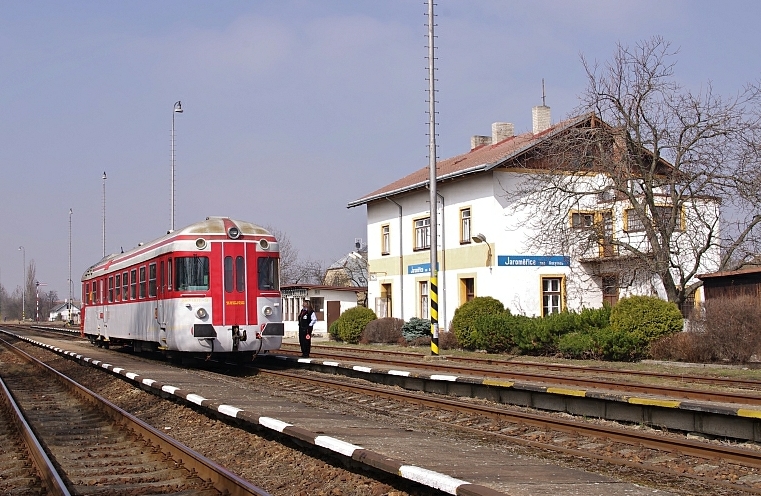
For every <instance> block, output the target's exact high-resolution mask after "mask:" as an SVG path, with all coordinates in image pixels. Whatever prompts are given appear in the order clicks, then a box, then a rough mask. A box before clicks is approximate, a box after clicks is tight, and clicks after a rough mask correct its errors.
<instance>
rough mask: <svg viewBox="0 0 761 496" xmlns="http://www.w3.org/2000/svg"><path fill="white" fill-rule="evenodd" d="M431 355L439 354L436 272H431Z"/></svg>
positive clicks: (437, 284)
mask: <svg viewBox="0 0 761 496" xmlns="http://www.w3.org/2000/svg"><path fill="white" fill-rule="evenodd" d="M429 298H430V300H431V335H432V337H431V355H438V354H439V283H438V277H437V274H436V271H435V270H433V271H431V290H430V291H429Z"/></svg>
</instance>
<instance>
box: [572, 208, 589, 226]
mask: <svg viewBox="0 0 761 496" xmlns="http://www.w3.org/2000/svg"><path fill="white" fill-rule="evenodd" d="M594 225H595V214H594V212H572V213H571V227H573V228H574V229H586V228H589V227H593V226H594Z"/></svg>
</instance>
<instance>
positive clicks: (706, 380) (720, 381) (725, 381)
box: [281, 343, 761, 392]
mask: <svg viewBox="0 0 761 496" xmlns="http://www.w3.org/2000/svg"><path fill="white" fill-rule="evenodd" d="M289 348H294V349H297V348H298V345H295V344H290V343H283V345H282V349H281V350H282V351H290V350H289ZM312 350H317V353H319V350H330V351H339V352H344V353H350V354H355V355H357V354H359V355H365V354H372V353H375V354H379V355H399V356H403V357H406V356H408V357H410V358H424V357H425V356H426V355H424V354H422V353H415V352H410V351H391V350H379V349H371V348H347V347H342V346H329V345H328V346H326V345H313V346H312ZM442 357H443V358H446V360H448V361H453V362H466V363H478V364H484V365H492V366H497V367H516V368H527V369H528V368H533V369H542V370H551V371H555V372H580V373H588V374H610V375H620V376H639V377H644V378H654V379H669V380H673V381H677V382H694V383H699V384H708V385H720V386H728V387H748V388H757V389H758V390H759V392H761V380H754V379H730V378H727V377H710V376H702V375H691V374H669V373H654V372H647V371H644V370H633V369H625V370H619V369H609V368H604V367H587V366H584V365H571V364H563V363H536V362H513V361H510V360H502V359H499V358H481V357H467V356H456V355H442ZM479 370H480V369H479Z"/></svg>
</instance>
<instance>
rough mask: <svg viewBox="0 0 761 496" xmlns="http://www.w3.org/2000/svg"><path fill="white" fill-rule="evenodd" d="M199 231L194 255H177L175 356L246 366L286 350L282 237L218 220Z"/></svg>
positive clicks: (169, 339)
mask: <svg viewBox="0 0 761 496" xmlns="http://www.w3.org/2000/svg"><path fill="white" fill-rule="evenodd" d="M197 231H199V232H195V233H194V234H198V236H197V237H195V239H192V240H189V241H192V243H193V245H192V247H190V248H192V249H190V250H187V251H185V250H179V251H178V252H176V253H175V256H174V264H173V265H174V267H175V271H176V273H175V274H174V280H175V281H176V288H175V294H176V298H173V299H172V304H171V306H172V309H171V314H172V316H171V322H169V320H170V319H167V320H168V321H167V325H166V331H165V333H166V334H165V336H166V338H165V339H166V347H167V351H168V352H169V354H171V353H172V352H182V353H191V354H194V355H201V356H204V357H206V358H209V357H211V356H215V357H216V358H222V359H225V358H229V359H234V360H239V361H244V360H250V359H253V358H254V357H255V356H256V355H258V354H261V353H267V352H269V351H272V350H277V349H279V348H280V346H281V344H282V340H283V335H284V332H283V331H284V325H283V312H282V299H281V295H280V284H279V251H278V244H277V241H276V240H275V238H274V237H273V236H272V235H271V234H270V233H269V232H267V231H266V230H264V229H263V228H261V227H259V226H256V225H254V224H249V223H246V222H240V221H233V220H231V219H228V218H214V217H211V218H209V219H207V221H206V223H204V225H203V227H202V228H201V229H197ZM186 239H187V237H186Z"/></svg>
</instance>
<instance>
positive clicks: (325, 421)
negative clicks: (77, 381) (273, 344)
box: [13, 332, 670, 496]
mask: <svg viewBox="0 0 761 496" xmlns="http://www.w3.org/2000/svg"><path fill="white" fill-rule="evenodd" d="M13 334H14V335H19V336H20V337H21V333H19V332H16V333H13ZM26 339H27V340H29V341H32V342H35V343H39V344H42V345H44V346H46V347H47V348H49V349H51V350H52V351H55V352H56V353H58V354H61V355H64V356H67V357H69V358H71V359H74V360H77V361H79V362H80V363H82V364H86V365H90V366H93V367H97V368H99V369H102V370H106V371H108V372H110V373H112V374H116V375H118V376H119V377H122V378H124V379H125V380H127V381H130V382H132V383H133V384H135V385H138V386H140V387H142V388H143V389H146V390H149V391H152V392H154V393H156V394H161V395H163V396H173V397H176V398H179V399H181V400H182V401H187V402H190V403H193V404H195V405H199V406H200V407H202V408H204V409H207V410H208V411H209V412H210V413H211V414H214V415H217V416H220V415H223V416H224V415H226V416H229V417H234V418H235V419H238V421H240V422H247V423H251V424H255V425H258V426H261V427H264V428H267V429H271V430H273V431H277V432H279V433H281V434H282V435H284V436H288V437H290V438H292V439H294V440H299V441H300V442H305V443H308V444H311V445H314V446H318V447H322V448H323V449H325V450H327V451H329V452H331V453H332V454H334V455H335V456H339V457H346V458H351V459H352V460H354V461H356V462H359V463H365V464H368V465H371V466H373V467H376V468H378V469H381V470H384V471H387V472H390V473H394V474H396V475H400V476H401V477H404V478H407V479H410V480H414V481H417V482H420V483H422V484H425V485H428V486H429V487H431V488H435V489H439V490H441V491H443V492H445V493H448V494H459V495H472V496H477V495H483V496H493V495H495V494H509V495H520V496H528V495H532V496H545V495H546V496H565V495H568V496H571V495H573V496H580V495H585V496H597V495H599V496H603V495H609V496H623V495H627V496H639V495H646V494H647V495H652V494H654V493H657V494H670V493H668V492H664V491H659V490H655V489H653V488H645V487H640V486H637V485H634V484H630V483H626V482H620V481H617V480H614V479H611V478H609V477H605V476H601V475H598V474H594V473H588V472H585V471H582V470H576V469H569V468H565V467H560V466H556V465H553V464H551V463H548V462H546V461H543V460H538V459H532V458H526V457H521V456H518V455H515V454H513V453H511V447H510V446H505V447H504V448H500V447H493V446H484V445H482V444H481V443H478V442H477V441H473V440H470V439H457V438H453V437H444V436H433V435H429V434H427V433H424V432H409V431H407V430H405V429H402V428H397V427H395V426H393V425H389V424H388V423H387V422H386V423H384V422H373V421H368V419H366V418H362V417H355V416H352V415H346V414H341V413H335V412H331V411H327V410H322V409H316V408H314V407H312V406H308V405H304V404H301V403H295V402H290V401H287V400H284V399H283V398H280V397H276V396H271V395H268V394H266V393H263V392H259V391H253V390H251V389H249V388H246V384H245V382H239V381H237V380H236V379H235V378H230V380H225V381H222V382H220V381H219V380H212V379H210V378H208V377H206V375H205V374H199V373H196V372H195V371H193V370H191V369H177V368H172V367H166V366H165V365H164V364H163V363H161V362H155V363H152V362H150V361H146V360H142V359H136V358H133V357H131V356H128V355H121V354H117V353H114V352H113V351H108V350H102V349H98V348H95V347H93V346H91V345H90V344H89V343H86V342H84V341H82V342H72V341H66V342H64V341H61V340H58V339H56V338H55V337H54V336H51V337H37V336H34V337H27V338H26ZM64 348H65V349H64Z"/></svg>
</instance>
